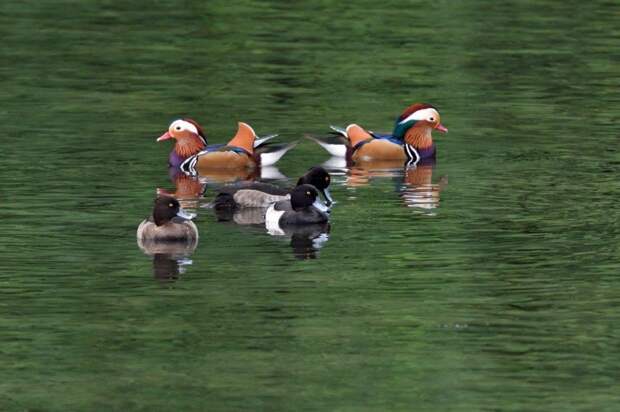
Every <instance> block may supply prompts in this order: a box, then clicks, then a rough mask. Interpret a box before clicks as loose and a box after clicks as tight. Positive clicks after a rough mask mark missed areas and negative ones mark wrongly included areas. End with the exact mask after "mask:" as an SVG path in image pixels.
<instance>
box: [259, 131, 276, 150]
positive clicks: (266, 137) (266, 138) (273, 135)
mask: <svg viewBox="0 0 620 412" xmlns="http://www.w3.org/2000/svg"><path fill="white" fill-rule="evenodd" d="M274 137H278V135H277V134H270V135H269V136H264V137H259V136H256V139H255V140H254V149H257V148H258V147H259V146H262V145H264V144H265V143H267V142H268V141H270V140H271V139H273V138H274Z"/></svg>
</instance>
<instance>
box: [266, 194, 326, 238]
mask: <svg viewBox="0 0 620 412" xmlns="http://www.w3.org/2000/svg"><path fill="white" fill-rule="evenodd" d="M328 211H329V209H328V208H327V206H325V204H323V202H322V201H321V200H320V199H319V193H318V191H317V190H316V188H315V187H314V186H312V185H309V184H303V185H300V186H297V187H295V188H294V189H293V190H292V191H291V193H290V199H286V200H280V201H278V202H276V203H273V204H272V205H271V206H269V208H268V209H267V212H266V213H265V227H266V228H267V231H268V232H269V233H271V234H282V233H285V231H284V229H283V228H286V227H288V226H304V225H316V224H320V223H325V222H328V221H329V215H328V213H327V212H328Z"/></svg>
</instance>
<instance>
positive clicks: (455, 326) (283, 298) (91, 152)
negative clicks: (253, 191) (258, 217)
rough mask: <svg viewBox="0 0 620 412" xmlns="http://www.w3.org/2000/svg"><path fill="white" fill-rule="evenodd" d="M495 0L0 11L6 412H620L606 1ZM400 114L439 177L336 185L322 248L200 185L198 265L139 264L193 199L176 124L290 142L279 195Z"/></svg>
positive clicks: (14, 6) (367, 173)
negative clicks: (422, 125) (256, 223)
mask: <svg viewBox="0 0 620 412" xmlns="http://www.w3.org/2000/svg"><path fill="white" fill-rule="evenodd" d="M512 3H514V4H504V5H500V4H491V3H488V2H482V1H468V2H448V1H437V2H434V3H428V2H412V3H410V4H403V3H402V2H391V1H387V2H385V1H384V2H379V3H377V2H371V1H363V2H354V3H347V4H341V3H336V2H331V1H323V2H295V3H293V4H289V3H286V4H285V3H280V2H255V1H241V2H235V3H230V2H218V1H215V2H208V3H205V2H200V1H187V2H177V3H176V4H174V2H163V1H153V2H147V3H144V4H140V5H130V4H124V3H121V2H113V1H103V2H95V1H83V2H73V1H55V0H50V1H46V2H35V1H22V2H17V1H12V0H9V1H4V2H2V4H1V5H0V30H1V35H2V48H0V58H1V59H2V62H3V63H2V65H0V79H1V88H2V92H1V93H0V122H1V124H2V129H3V133H2V137H0V139H2V142H3V144H2V162H1V164H2V167H1V168H0V170H1V172H0V173H2V188H1V189H0V201H1V203H0V206H1V207H0V215H1V219H0V239H1V240H0V285H1V289H0V290H1V292H0V293H1V297H0V310H1V312H0V313H1V315H0V331H1V333H0V376H1V377H2V379H1V380H0V410H3V411H23V410H29V411H69V410H84V411H87V410H88V411H94V410H101V411H110V410H118V411H129V410H131V411H134V410H136V411H139V410H143V411H154V410H183V411H205V410H250V411H255V410H269V411H272V410H337V411H363V410H368V411H387V410H390V411H391V410H403V411H405V410H429V411H437V410H450V411H474V410H489V411H491V410H492V411H497V410H502V411H504V410H506V411H509V410H514V411H523V410H540V411H548V410H563V411H566V410H584V411H585V410H591V411H613V410H618V405H619V402H620V389H619V388H620V385H619V382H618V368H619V366H620V365H619V364H620V346H619V345H618V342H619V339H620V332H618V325H619V322H620V315H619V310H620V278H619V277H618V268H619V266H620V251H619V247H618V245H619V242H618V240H619V229H620V227H619V223H618V206H617V205H618V201H617V199H618V197H619V195H620V185H619V184H618V181H619V179H618V175H619V172H620V155H619V154H618V149H617V147H618V135H619V131H620V127H619V126H618V124H619V119H620V115H619V113H620V95H619V94H618V90H620V25H618V18H619V17H620V6H618V4H617V3H615V2H606V1H595V2H592V3H589V4H588V5H584V4H582V3H576V2H565V4H559V2H552V1H540V2H512ZM414 101H428V102H431V103H433V104H435V105H436V106H437V107H439V109H440V111H441V113H442V120H443V123H444V124H445V125H446V126H447V127H448V128H449V129H450V133H449V134H448V135H445V136H442V135H440V136H438V137H437V139H436V140H437V144H438V150H439V155H438V159H437V163H436V165H435V167H434V168H419V169H417V170H412V171H408V172H407V173H406V174H404V173H403V171H401V170H398V169H397V170H391V171H390V170H385V169H384V168H382V169H381V170H369V169H367V168H356V169H352V170H349V169H338V168H336V169H332V170H334V171H335V174H334V180H333V186H334V187H333V189H332V193H333V195H334V197H335V199H336V200H337V204H336V205H335V207H334V209H333V213H332V225H331V229H330V231H329V234H328V236H323V237H322V239H321V241H315V242H314V243H313V242H312V239H308V236H304V235H301V236H296V237H293V238H291V237H290V236H280V237H275V236H270V235H269V234H267V233H266V231H265V230H264V229H261V228H256V227H247V226H241V225H237V224H234V223H231V222H226V223H225V222H218V220H217V219H216V217H215V216H214V214H213V212H212V211H211V210H209V209H206V208H204V207H202V206H204V205H206V204H208V203H209V201H210V200H211V199H212V197H213V194H214V190H215V188H216V187H217V184H216V183H212V182H211V181H209V182H208V184H207V187H206V195H205V198H204V199H201V200H200V201H199V202H197V201H195V199H194V201H193V202H192V201H189V202H187V205H188V206H190V207H193V209H194V211H197V212H198V213H199V216H198V218H197V221H196V222H197V224H198V226H199V229H200V235H201V239H200V243H199V245H198V247H197V249H196V250H195V252H194V253H193V254H192V255H191V256H190V257H185V258H183V259H181V258H179V257H178V256H177V258H178V259H179V261H180V262H179V263H177V260H176V259H170V258H169V257H166V256H161V255H159V256H157V257H155V258H153V257H151V256H148V255H146V254H144V253H143V252H142V251H141V250H140V249H139V248H138V246H137V245H136V240H135V230H136V227H137V225H138V223H139V222H140V221H141V220H142V219H143V218H144V217H145V216H146V215H148V214H149V212H150V207H151V204H152V201H153V198H154V196H155V191H156V189H157V188H162V189H165V190H168V191H170V192H174V191H175V190H177V189H178V188H177V183H178V185H179V187H180V189H181V190H183V188H185V190H189V191H192V190H198V191H200V190H202V189H203V187H202V185H201V182H192V181H185V182H175V181H172V180H171V179H170V178H169V176H168V171H167V169H166V159H167V154H168V152H169V150H170V145H168V144H164V143H160V144H156V143H155V142H154V139H155V138H156V137H158V136H159V135H160V134H161V133H162V132H163V131H164V130H165V129H166V127H167V125H168V123H169V122H170V120H172V119H174V118H176V117H179V116H186V115H187V116H191V117H193V118H195V119H197V120H199V121H200V122H201V123H202V124H203V126H204V128H205V129H206V130H207V134H208V135H209V138H210V140H211V141H212V142H223V141H225V140H227V139H228V138H229V137H230V136H231V135H232V134H233V133H234V130H235V125H236V122H237V121H239V120H244V121H247V122H249V123H251V124H252V125H254V127H255V128H256V130H257V132H259V134H261V133H262V134H265V133H270V132H278V133H280V135H281V139H282V140H284V141H291V140H299V141H300V144H299V145H298V146H297V147H296V148H295V149H294V150H293V151H292V152H290V153H289V154H288V155H287V156H286V157H285V158H284V159H283V161H281V162H280V163H279V172H280V173H281V174H282V175H283V176H280V178H279V179H280V183H287V182H289V181H288V180H286V178H288V179H291V181H294V179H296V178H297V177H298V176H299V175H301V174H302V173H303V172H304V171H305V170H306V169H307V168H308V167H309V166H311V165H314V164H321V163H323V162H327V161H328V160H329V157H328V156H327V155H326V153H325V152H324V151H323V150H322V149H321V148H320V147H318V146H316V145H315V144H314V143H312V142H311V141H309V140H306V139H304V138H303V137H304V134H321V133H324V132H325V131H326V130H327V125H328V124H330V123H331V124H346V123H347V122H353V121H355V122H359V123H361V124H362V125H364V126H367V127H370V128H372V129H375V130H390V128H391V125H392V122H393V119H394V118H395V116H396V115H398V114H399V113H400V112H401V110H402V109H403V108H404V107H406V106H407V105H408V104H410V103H412V102H414ZM207 180H208V179H207ZM202 183H204V180H203V182H202ZM190 200H191V199H190ZM311 237H312V236H311ZM318 246H322V247H321V248H317V247H318Z"/></svg>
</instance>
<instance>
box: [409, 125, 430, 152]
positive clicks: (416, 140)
mask: <svg viewBox="0 0 620 412" xmlns="http://www.w3.org/2000/svg"><path fill="white" fill-rule="evenodd" d="M431 130H432V129H431V128H430V127H412V128H410V129H409V130H407V132H406V133H405V143H407V144H409V145H411V146H413V147H414V148H416V149H420V150H424V149H428V148H430V147H432V146H433V137H432V136H431Z"/></svg>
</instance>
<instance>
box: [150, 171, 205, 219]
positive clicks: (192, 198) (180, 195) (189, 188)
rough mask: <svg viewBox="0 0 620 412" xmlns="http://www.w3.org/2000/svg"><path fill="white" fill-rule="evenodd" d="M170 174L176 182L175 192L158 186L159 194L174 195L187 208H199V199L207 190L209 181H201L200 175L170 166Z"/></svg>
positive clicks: (171, 179) (173, 181)
mask: <svg viewBox="0 0 620 412" xmlns="http://www.w3.org/2000/svg"><path fill="white" fill-rule="evenodd" d="M168 176H170V181H172V183H174V186H175V190H174V192H170V191H168V190H166V189H162V188H157V196H168V197H174V198H175V199H177V200H178V201H179V202H180V204H181V207H183V208H185V209H196V208H198V203H199V200H200V199H201V198H202V196H204V194H205V192H206V191H207V183H205V182H201V181H200V179H198V177H195V176H189V175H186V174H185V173H183V172H181V171H180V170H179V169H178V168H174V167H170V168H168Z"/></svg>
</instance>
